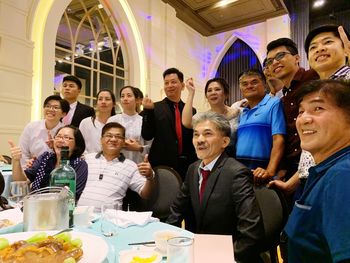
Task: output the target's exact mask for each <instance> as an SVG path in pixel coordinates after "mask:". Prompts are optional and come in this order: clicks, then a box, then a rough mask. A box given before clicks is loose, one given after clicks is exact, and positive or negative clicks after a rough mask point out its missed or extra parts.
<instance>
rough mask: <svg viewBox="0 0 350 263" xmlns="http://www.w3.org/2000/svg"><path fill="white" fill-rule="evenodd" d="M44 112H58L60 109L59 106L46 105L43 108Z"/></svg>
mask: <svg viewBox="0 0 350 263" xmlns="http://www.w3.org/2000/svg"><path fill="white" fill-rule="evenodd" d="M44 109H45V110H53V111H59V110H60V109H61V107H60V106H56V105H50V104H46V105H45V106H44Z"/></svg>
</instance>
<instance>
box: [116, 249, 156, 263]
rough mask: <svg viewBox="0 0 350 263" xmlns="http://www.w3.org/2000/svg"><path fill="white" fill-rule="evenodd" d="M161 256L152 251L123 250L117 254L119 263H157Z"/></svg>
mask: <svg viewBox="0 0 350 263" xmlns="http://www.w3.org/2000/svg"><path fill="white" fill-rule="evenodd" d="M161 261H162V255H161V254H160V253H158V252H156V251H154V250H142V249H140V250H123V251H120V252H119V263H159V262H161Z"/></svg>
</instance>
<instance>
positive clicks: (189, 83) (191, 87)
mask: <svg viewBox="0 0 350 263" xmlns="http://www.w3.org/2000/svg"><path fill="white" fill-rule="evenodd" d="M185 86H186V89H187V91H188V93H194V92H195V91H196V88H195V87H194V83H193V78H188V79H187V80H186V82H185Z"/></svg>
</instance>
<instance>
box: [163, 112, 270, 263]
mask: <svg viewBox="0 0 350 263" xmlns="http://www.w3.org/2000/svg"><path fill="white" fill-rule="evenodd" d="M193 129H194V133H193V145H194V147H195V149H196V153H197V156H198V158H199V159H200V160H199V161H197V162H195V163H193V164H192V165H191V166H190V167H189V169H188V172H187V175H186V179H185V181H184V183H183V185H182V187H181V191H180V193H179V194H178V196H177V198H176V200H175V202H174V203H173V205H172V206H171V208H170V210H171V215H170V216H169V217H168V219H167V223H170V224H174V225H179V224H180V223H181V221H182V219H185V223H186V228H187V229H188V230H190V231H192V232H194V233H206V234H223V235H232V239H233V242H234V254H235V260H236V261H237V262H247V263H255V262H262V261H261V259H260V256H259V252H260V249H259V247H260V242H261V241H262V239H263V238H264V227H263V222H262V218H261V215H260V209H259V206H258V203H257V200H256V198H255V194H254V190H253V183H252V174H251V172H250V170H249V169H248V168H246V167H245V166H243V165H242V164H241V163H239V162H237V161H236V160H235V159H233V158H229V157H228V156H227V155H226V153H225V152H224V149H225V147H226V146H227V145H228V144H229V142H230V124H229V123H228V121H227V120H226V119H225V118H224V117H223V116H221V115H219V114H217V113H214V112H205V113H201V114H198V115H197V116H196V117H195V119H194V120H193Z"/></svg>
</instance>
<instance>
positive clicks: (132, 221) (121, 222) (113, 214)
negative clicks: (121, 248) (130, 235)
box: [105, 209, 159, 228]
mask: <svg viewBox="0 0 350 263" xmlns="http://www.w3.org/2000/svg"><path fill="white" fill-rule="evenodd" d="M105 219H107V220H108V221H110V222H112V223H113V224H116V225H117V226H119V227H121V228H126V227H128V226H133V225H138V226H144V225H146V224H148V223H151V222H158V221H159V219H158V218H155V217H152V212H130V211H128V212H126V211H122V210H112V209H108V210H107V211H105Z"/></svg>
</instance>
